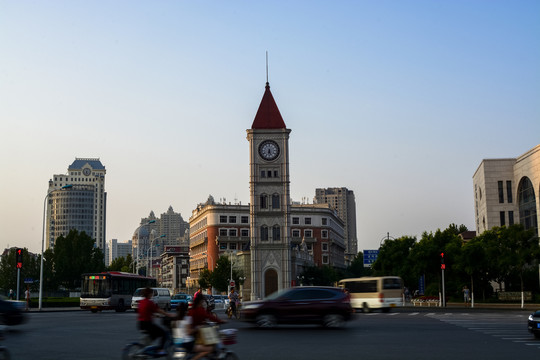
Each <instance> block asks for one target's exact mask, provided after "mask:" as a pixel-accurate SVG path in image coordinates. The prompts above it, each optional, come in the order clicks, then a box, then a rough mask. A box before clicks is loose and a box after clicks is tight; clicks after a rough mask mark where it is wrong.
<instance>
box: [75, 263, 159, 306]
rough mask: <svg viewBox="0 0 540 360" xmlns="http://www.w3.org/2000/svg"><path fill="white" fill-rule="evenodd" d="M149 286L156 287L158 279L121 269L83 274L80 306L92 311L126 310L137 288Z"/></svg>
mask: <svg viewBox="0 0 540 360" xmlns="http://www.w3.org/2000/svg"><path fill="white" fill-rule="evenodd" d="M147 286H148V287H155V286H156V279H155V278H151V277H146V276H141V275H137V274H130V273H126V272H119V271H109V272H102V273H95V274H83V275H82V286H81V303H80V306H81V309H83V310H90V311H92V312H97V311H101V310H116V311H118V312H122V311H126V309H129V308H131V297H132V296H133V293H134V292H135V290H137V289H138V288H142V287H147Z"/></svg>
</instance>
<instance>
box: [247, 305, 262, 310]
mask: <svg viewBox="0 0 540 360" xmlns="http://www.w3.org/2000/svg"><path fill="white" fill-rule="evenodd" d="M261 306H262V304H248V305H246V306H244V310H250V309H258V308H260V307H261Z"/></svg>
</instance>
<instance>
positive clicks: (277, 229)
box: [272, 225, 281, 240]
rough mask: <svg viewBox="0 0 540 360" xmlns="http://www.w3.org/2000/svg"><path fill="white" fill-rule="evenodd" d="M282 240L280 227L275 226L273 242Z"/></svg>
mask: <svg viewBox="0 0 540 360" xmlns="http://www.w3.org/2000/svg"><path fill="white" fill-rule="evenodd" d="M280 239H281V228H280V227H279V225H274V227H273V228H272V240H280Z"/></svg>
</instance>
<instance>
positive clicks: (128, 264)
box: [109, 254, 133, 272]
mask: <svg viewBox="0 0 540 360" xmlns="http://www.w3.org/2000/svg"><path fill="white" fill-rule="evenodd" d="M109 270H110V271H123V272H131V271H132V270H133V258H132V257H131V254H127V255H126V257H123V256H121V257H118V258H116V259H114V260H113V261H112V262H111V265H109Z"/></svg>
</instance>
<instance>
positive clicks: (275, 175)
mask: <svg viewBox="0 0 540 360" xmlns="http://www.w3.org/2000/svg"><path fill="white" fill-rule="evenodd" d="M274 177H275V178H277V177H278V172H277V170H274Z"/></svg>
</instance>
